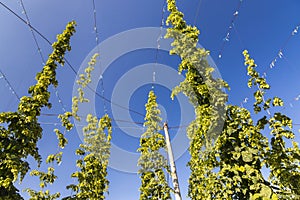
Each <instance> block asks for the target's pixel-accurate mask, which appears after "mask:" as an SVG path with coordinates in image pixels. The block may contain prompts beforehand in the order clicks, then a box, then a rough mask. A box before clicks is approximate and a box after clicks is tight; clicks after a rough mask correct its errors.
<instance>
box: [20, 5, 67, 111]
mask: <svg viewBox="0 0 300 200" xmlns="http://www.w3.org/2000/svg"><path fill="white" fill-rule="evenodd" d="M18 2H19V4H20V7H21V9H22V14H24V15H25V19H26V24H27V26H28V27H29V30H30V32H31V35H32V38H33V40H34V43H35V46H36V48H37V51H38V53H39V56H40V58H41V61H42V65H45V58H44V56H43V53H42V49H41V47H40V44H39V42H38V40H37V38H36V35H35V32H34V30H33V28H32V26H31V22H30V19H29V16H28V13H27V11H26V8H25V5H24V2H23V0H19V1H18ZM53 88H54V92H55V96H56V97H57V99H58V102H59V104H60V105H61V107H62V110H63V112H66V106H65V105H64V103H63V101H62V100H61V98H60V95H59V92H58V89H57V88H56V87H55V86H54V87H53Z"/></svg>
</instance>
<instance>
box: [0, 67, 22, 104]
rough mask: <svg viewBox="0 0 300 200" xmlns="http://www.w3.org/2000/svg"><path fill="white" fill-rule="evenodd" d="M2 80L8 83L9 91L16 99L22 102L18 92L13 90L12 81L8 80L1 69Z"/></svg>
mask: <svg viewBox="0 0 300 200" xmlns="http://www.w3.org/2000/svg"><path fill="white" fill-rule="evenodd" d="M0 79H4V81H5V82H6V86H7V87H8V89H9V91H10V92H11V93H12V94H13V95H15V96H16V98H17V99H18V100H20V96H19V95H18V94H17V92H16V90H15V89H14V88H13V86H12V84H11V83H10V81H9V80H8V79H7V78H6V76H5V74H4V73H3V72H2V70H1V69H0Z"/></svg>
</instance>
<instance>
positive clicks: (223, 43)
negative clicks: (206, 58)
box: [218, 0, 243, 59]
mask: <svg viewBox="0 0 300 200" xmlns="http://www.w3.org/2000/svg"><path fill="white" fill-rule="evenodd" d="M242 2H243V0H239V3H238V6H237V9H236V10H235V12H234V13H233V16H232V19H231V21H230V25H229V27H228V29H227V31H226V35H225V37H224V38H223V42H222V45H221V48H220V50H219V54H218V57H219V59H220V58H222V55H223V51H224V48H225V45H226V43H227V42H229V41H230V36H231V32H232V29H233V28H234V23H235V21H236V19H237V17H238V15H239V13H240V8H241V5H242Z"/></svg>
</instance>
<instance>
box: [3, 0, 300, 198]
mask: <svg viewBox="0 0 300 200" xmlns="http://www.w3.org/2000/svg"><path fill="white" fill-rule="evenodd" d="M1 2H2V3H4V4H6V5H7V6H9V7H10V8H11V9H13V10H14V11H15V12H16V13H17V14H19V15H20V16H21V17H23V18H25V15H24V14H22V8H21V6H20V4H19V3H18V1H11V0H10V1H8V0H1ZM23 3H24V5H25V8H26V11H27V14H28V16H29V18H30V22H31V24H32V25H33V26H34V27H35V28H37V29H38V30H39V31H40V32H41V33H43V34H44V35H45V36H46V37H47V38H48V39H49V40H50V41H51V42H53V41H55V36H56V34H58V33H60V32H61V31H62V30H63V29H64V26H65V24H66V23H67V22H68V21H70V20H76V22H77V24H78V25H77V27H76V30H77V32H76V34H75V35H74V37H73V38H72V40H71V45H72V51H71V52H70V53H68V54H67V56H66V57H67V58H68V60H69V61H70V62H71V63H72V66H73V67H74V68H75V70H76V71H77V70H79V69H80V66H81V65H82V63H84V62H83V61H84V60H85V59H86V57H87V55H88V54H89V53H90V52H91V51H92V50H93V49H94V48H95V46H96V42H95V33H94V18H93V4H92V1H78V0H64V1H59V0H52V1H44V0H42V1H41V0H31V1H27V0H24V1H23ZM163 4H164V2H163V1H159V0H151V1H146V0H142V1H141V0H127V1H121V0H110V1H96V11H97V12H96V14H97V28H98V30H99V41H100V43H101V42H103V41H107V39H109V38H110V37H113V36H115V35H116V34H119V33H121V32H123V31H127V30H131V29H136V28H143V27H160V23H161V20H162V14H161V13H162V8H163ZM239 4H240V0H230V1H224V0H190V1H183V0H179V1H178V8H179V9H180V10H181V11H183V12H184V13H185V19H186V20H187V22H188V23H189V24H194V23H195V24H196V25H197V26H198V28H199V29H200V32H201V34H200V36H199V43H200V44H201V45H202V46H204V47H205V48H206V49H208V50H210V51H211V57H212V59H213V60H214V61H215V63H216V64H217V68H218V70H219V72H220V74H221V76H222V77H223V79H224V80H226V81H227V82H228V83H229V85H230V87H231V90H230V91H229V92H228V94H229V100H230V103H232V104H238V105H240V104H241V103H242V102H243V100H244V99H245V98H249V102H248V103H245V104H244V106H245V107H247V108H251V98H252V93H253V91H252V90H249V89H248V88H247V84H246V81H247V79H248V77H247V76H246V68H245V67H244V66H243V56H242V51H243V50H244V49H248V50H249V53H250V54H251V56H252V57H253V58H254V59H255V61H256V63H257V64H258V71H260V72H261V73H264V72H266V74H267V80H268V82H269V83H270V84H271V91H270V92H268V94H269V95H277V96H280V97H282V98H283V99H284V100H285V102H286V105H285V108H284V109H283V110H282V111H284V112H285V113H287V114H288V115H289V116H291V117H292V118H293V119H294V123H296V124H297V123H298V124H300V119H299V108H300V105H299V101H297V100H296V99H295V98H296V97H297V96H298V95H299V94H300V87H299V76H300V69H299V64H300V62H299V59H298V58H299V52H300V51H299V49H300V48H299V47H300V36H299V33H298V34H294V35H293V36H292V35H291V33H292V31H293V30H294V29H295V28H296V27H297V25H300V12H299V8H300V2H299V1H297V0H285V1H284V0H273V1H271V0H265V1H259V0H243V1H242V3H241V7H240V9H239V10H238V11H239V12H238V14H237V17H236V18H235V20H234V28H232V29H230V32H229V38H228V39H229V41H224V39H225V37H226V35H227V33H228V32H227V30H228V29H229V26H230V25H231V20H232V19H233V17H234V16H233V14H234V13H235V12H236V11H237V7H238V5H239ZM199 5H200V6H199ZM166 16H167V13H165V14H164V19H166ZM0 26H1V31H0V69H1V71H2V72H3V73H4V74H5V76H6V78H7V79H8V80H9V81H10V83H11V85H12V86H13V88H14V89H15V90H16V92H17V94H18V95H19V96H23V95H26V94H27V88H28V87H29V86H30V85H32V84H34V82H35V81H34V77H35V74H36V73H37V72H38V71H40V70H41V68H42V61H41V58H40V55H39V54H38V51H37V47H36V46H35V43H34V40H33V37H32V35H31V32H30V30H29V28H28V27H27V26H26V25H25V24H24V23H22V22H21V21H20V20H18V19H17V18H16V17H15V16H14V15H12V14H11V13H10V12H8V11H7V10H6V9H4V8H3V7H2V6H1V5H0ZM164 27H165V26H164ZM299 31H300V30H299ZM37 41H38V43H39V45H40V47H41V49H42V54H43V56H44V57H46V56H47V55H48V54H49V53H50V52H51V47H50V46H49V45H48V44H47V43H46V42H45V41H44V40H43V39H42V38H40V37H39V36H37ZM126 42H129V43H135V42H137V41H124V43H126ZM152 42H154V43H156V41H152ZM124 43H122V44H124ZM120 46H121V44H120ZM120 46H118V45H114V46H111V47H110V48H111V49H109V50H110V51H114V50H116V51H117V50H119V49H120V48H121V47H120ZM222 46H223V48H222ZM282 47H283V48H282ZM281 48H282V49H281ZM280 49H281V50H282V53H283V56H284V57H283V58H279V57H278V56H277V55H278V52H279V50H280ZM221 50H222V51H221ZM104 51H105V50H104ZM220 51H221V55H222V56H221V58H219V54H220ZM100 53H103V54H105V52H100ZM156 55H157V51H156V49H141V50H136V51H132V52H129V53H127V54H125V55H122V56H120V57H119V58H117V59H116V60H114V62H113V63H111V65H110V66H109V67H108V69H107V71H105V73H104V74H103V80H104V95H105V97H106V98H108V99H112V98H113V92H114V89H115V88H116V87H115V86H116V85H117V83H118V80H120V79H121V78H122V77H124V75H126V74H127V73H129V71H130V70H132V69H134V68H135V67H136V66H140V65H142V64H147V63H155V62H156V61H157V63H158V64H164V65H168V66H169V67H171V68H173V69H176V67H177V64H178V61H179V60H178V58H177V57H174V56H172V57H171V56H168V53H167V52H166V51H162V50H160V51H159V53H158V56H157V59H156ZM276 57H277V59H276V63H275V66H274V67H273V69H270V67H269V66H270V64H271V62H272V61H273V60H274V59H275V58H276ZM153 70H154V71H156V72H157V74H156V75H157V79H158V80H157V82H159V78H160V77H161V76H162V74H159V70H158V65H156V67H154V68H153ZM150 71H151V70H150ZM57 76H58V81H59V87H58V89H57V90H58V92H59V96H60V97H61V99H62V102H63V104H64V106H65V107H66V108H67V109H70V106H71V98H72V90H73V84H74V80H75V78H76V77H75V74H74V73H73V72H72V70H71V69H70V67H68V66H64V67H59V68H58V71H57ZM144 76H145V77H148V76H150V77H151V76H152V73H145V74H143V76H141V77H137V78H138V79H144ZM165 78H166V79H168V78H169V79H170V81H171V79H172V80H173V78H174V77H171V76H168V75H166V77H165ZM145 79H146V78H145ZM150 89H151V83H148V84H145V85H141V86H140V87H138V89H137V90H135V91H134V92H133V93H132V96H130V99H129V100H128V101H129V105H124V106H126V107H130V109H132V110H135V111H138V112H139V113H145V111H144V104H145V103H146V100H147V93H148V92H149V90H150ZM0 91H1V94H2V96H1V98H0V111H1V112H2V111H10V110H15V109H16V107H17V103H18V101H17V98H16V96H15V95H14V94H12V92H11V91H10V89H9V86H7V83H6V82H5V80H4V79H3V78H2V79H0ZM51 91H52V92H53V95H52V97H51V102H52V103H53V110H47V109H45V110H44V111H43V112H44V113H60V112H63V111H62V106H61V104H60V103H59V102H58V99H57V96H56V95H55V91H54V90H53V89H51ZM97 91H98V92H99V93H101V92H102V88H101V85H100V84H99V85H98V86H97ZM155 92H156V94H157V96H158V103H159V104H161V105H162V106H163V107H164V110H165V113H164V114H163V116H167V117H164V119H166V118H167V120H168V122H169V125H170V126H171V127H175V126H180V125H183V124H180V119H179V117H178V116H179V115H180V114H181V112H183V111H181V110H180V105H179V101H178V100H175V101H173V102H172V101H171V100H170V99H169V96H170V88H168V87H164V86H160V85H155ZM114 102H115V103H117V104H120V105H123V104H124V102H125V100H124V99H115V100H114ZM95 103H96V104H95V107H96V114H97V116H101V115H102V114H103V101H102V100H101V99H99V98H96V99H95ZM106 106H107V110H108V113H109V114H110V115H112V112H111V108H112V106H111V105H110V104H109V102H106ZM130 116H131V119H122V118H120V117H119V116H113V118H114V119H119V120H131V121H136V122H143V117H142V116H140V115H137V114H135V113H132V112H130ZM41 121H42V122H45V123H50V124H44V125H43V126H44V138H43V139H42V140H41V141H40V142H39V146H40V152H41V154H42V155H43V156H45V155H47V154H49V153H53V152H56V150H57V144H56V139H55V138H56V136H55V134H54V133H53V131H52V130H53V128H56V126H55V124H54V123H57V122H58V120H57V119H56V118H55V117H49V116H47V117H46V116H43V117H41ZM124 128H125V129H126V130H132V132H134V133H138V132H139V131H140V132H141V133H142V132H143V127H142V126H139V125H133V124H132V123H128V124H125V123H123V124H122V125H121V126H120V127H119V124H116V122H114V132H113V137H114V139H113V143H114V144H115V145H116V146H118V147H120V148H122V149H124V150H126V151H128V152H132V153H135V149H136V148H137V147H138V144H139V143H138V138H137V137H134V136H132V135H128V134H126V133H124V131H123V129H124ZM298 129H299V126H298V127H297V126H295V133H296V134H297V140H298V141H299V138H300V136H299V133H298V131H297V130H298ZM170 134H171V137H172V138H173V139H174V137H175V135H176V134H184V129H180V130H178V129H176V128H173V129H172V128H171V129H170ZM79 135H80V134H78V133H77V131H76V130H75V129H74V130H73V131H71V132H70V133H67V137H68V139H69V145H68V146H67V147H66V148H65V149H64V152H65V154H64V158H63V163H62V164H61V165H60V166H59V167H56V168H57V173H58V176H59V179H58V180H57V182H56V183H55V184H54V185H53V186H51V187H50V188H51V190H52V191H60V192H61V193H62V196H66V195H69V194H70V192H69V191H66V190H65V189H64V186H65V185H67V184H70V183H74V182H73V180H71V178H69V177H70V174H71V173H72V172H73V171H74V170H76V167H75V166H74V165H75V160H76V158H77V157H76V156H75V155H74V150H75V149H76V148H77V147H78V145H79V144H80V143H81V140H80V137H79ZM173 148H174V149H180V148H182V147H180V146H178V145H177V146H174V147H173ZM29 160H31V158H29ZM187 161H188V153H184V154H183V156H181V157H180V158H179V159H177V161H176V162H177V167H178V173H179V180H180V186H181V191H182V194H183V195H182V196H183V199H185V196H186V195H187V179H188V173H189V171H188V168H186V166H185V165H186V163H187ZM122 165H124V163H120V166H122ZM34 167H35V164H34V163H33V164H32V168H34ZM43 167H46V166H43ZM109 180H110V182H111V183H110V190H109V195H108V196H107V199H109V200H116V199H125V200H127V199H128V200H129V199H137V198H138V195H139V192H138V188H139V185H140V184H139V178H138V176H137V175H136V174H133V173H125V172H120V171H118V170H115V169H109ZM26 187H33V188H38V180H36V179H35V178H32V177H29V176H27V177H26V178H25V180H24V182H23V184H22V185H21V186H20V188H21V189H22V188H26ZM24 197H25V198H26V197H27V196H26V194H24Z"/></svg>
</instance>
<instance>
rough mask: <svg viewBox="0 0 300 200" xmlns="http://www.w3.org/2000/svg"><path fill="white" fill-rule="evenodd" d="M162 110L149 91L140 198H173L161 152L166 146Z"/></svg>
mask: <svg viewBox="0 0 300 200" xmlns="http://www.w3.org/2000/svg"><path fill="white" fill-rule="evenodd" d="M159 115H160V110H159V109H158V105H157V102H156V96H155V94H154V92H153V91H150V92H149V96H148V102H147V104H146V117H145V120H146V121H145V123H144V126H145V127H146V132H145V133H143V135H142V136H141V138H140V148H139V149H138V151H139V152H140V153H141V155H140V158H139V161H138V165H139V166H140V167H141V168H140V170H139V174H140V176H141V182H142V184H141V186H140V200H148V199H157V200H159V199H163V200H166V199H171V196H170V191H171V188H170V187H169V185H168V183H167V180H166V176H165V172H166V173H169V166H168V164H167V160H166V158H165V157H164V156H163V155H162V154H161V153H160V151H161V150H164V149H165V148H166V143H165V138H164V136H163V135H162V134H161V133H159V131H160V130H161V118H160V116H159Z"/></svg>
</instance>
